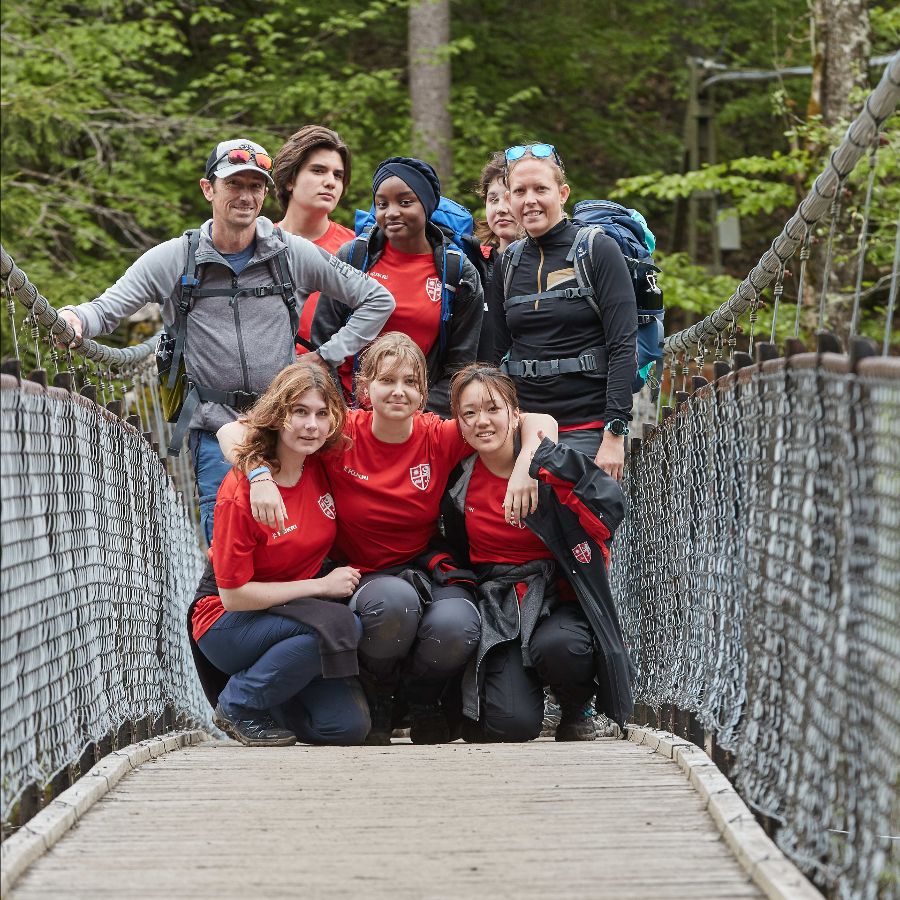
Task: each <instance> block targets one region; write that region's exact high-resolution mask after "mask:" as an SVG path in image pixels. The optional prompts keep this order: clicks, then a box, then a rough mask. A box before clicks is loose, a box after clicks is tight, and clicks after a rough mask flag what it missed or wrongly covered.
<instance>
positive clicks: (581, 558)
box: [572, 541, 591, 563]
mask: <svg viewBox="0 0 900 900" xmlns="http://www.w3.org/2000/svg"><path fill="white" fill-rule="evenodd" d="M572 553H573V554H574V556H575V559H577V560H578V562H580V563H589V562H590V561H591V547H590V544H588V543H587V541H585V542H584V543H581V544H576V545H575V546H574V547H573V548H572Z"/></svg>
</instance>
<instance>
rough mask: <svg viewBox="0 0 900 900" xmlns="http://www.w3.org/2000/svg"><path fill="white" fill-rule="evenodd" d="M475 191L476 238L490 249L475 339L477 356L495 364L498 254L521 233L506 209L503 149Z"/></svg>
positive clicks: (499, 291) (499, 284)
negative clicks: (478, 211) (479, 210)
mask: <svg viewBox="0 0 900 900" xmlns="http://www.w3.org/2000/svg"><path fill="white" fill-rule="evenodd" d="M476 191H477V193H478V196H479V197H480V198H481V202H482V203H484V213H485V219H484V221H482V222H479V223H478V224H477V225H476V226H475V237H477V238H478V240H480V241H481V242H482V244H483V245H484V246H485V247H489V248H490V256H488V257H487V265H486V270H487V271H486V274H485V280H484V285H485V287H484V321H483V322H482V325H481V338H480V340H479V342H478V359H479V360H481V361H482V362H491V363H498V362H499V361H500V358H499V356H498V355H497V352H496V347H495V341H494V330H493V322H494V313H493V310H495V309H497V308H498V307H499V308H500V309H502V308H503V280H502V279H501V278H500V277H499V276H500V266H499V265H498V264H499V262H500V257H501V256H502V255H503V253H504V252H505V250H506V248H507V247H508V246H509V245H510V244H511V243H512V242H513V241H514V240H516V239H517V238H519V237H521V236H522V229H521V228H520V227H519V223H518V222H516V220H515V219H514V218H513V214H512V212H511V210H510V208H509V191H508V190H507V189H506V157H505V156H504V155H503V152H502V151H499V152H497V153H495V154H494V155H493V156H492V157H491V158H490V160H488V162H487V164H486V165H485V167H484V168H483V169H482V170H481V176H480V178H479V179H478V184H477V185H476Z"/></svg>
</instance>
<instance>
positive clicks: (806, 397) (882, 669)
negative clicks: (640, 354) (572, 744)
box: [611, 355, 900, 898]
mask: <svg viewBox="0 0 900 900" xmlns="http://www.w3.org/2000/svg"><path fill="white" fill-rule="evenodd" d="M626 491H627V493H628V495H629V498H630V500H629V507H630V509H629V515H628V517H627V519H626V522H625V524H624V525H623V527H622V528H621V529H620V531H619V533H618V534H617V536H616V542H615V549H614V552H613V557H612V561H611V575H612V580H613V583H614V586H615V592H616V596H617V599H618V601H619V603H620V605H621V608H620V612H621V615H622V620H623V627H624V629H625V633H626V638H627V640H628V643H629V646H630V647H631V649H632V651H633V654H634V657H635V661H636V663H637V666H638V670H639V675H638V680H637V685H636V699H637V700H638V702H642V703H647V704H649V705H653V706H656V707H658V706H660V705H662V704H672V705H674V706H677V707H678V708H680V709H684V710H688V711H691V712H694V713H695V714H696V717H697V719H698V720H699V721H700V723H701V724H702V725H703V726H704V727H705V728H707V729H708V730H710V731H712V732H713V733H714V734H715V735H716V737H717V740H718V741H719V743H720V745H722V746H724V747H725V748H727V749H730V750H732V751H733V752H734V754H735V771H734V775H735V779H736V783H737V786H738V788H739V790H740V792H741V793H742V795H743V797H744V799H745V800H746V801H747V802H748V803H749V804H750V805H751V806H752V807H753V808H755V809H757V810H759V811H761V812H763V813H765V814H766V815H768V816H771V817H773V818H774V819H776V820H778V821H779V822H780V823H781V824H782V827H781V828H780V829H779V830H778V833H777V837H776V840H777V843H778V844H779V846H780V847H781V848H782V849H783V850H784V851H785V852H786V853H787V854H788V855H789V856H790V858H791V859H793V860H794V861H795V862H796V863H797V864H798V865H799V866H800V867H801V868H802V869H803V870H804V871H806V872H807V873H810V874H812V875H814V876H816V877H817V880H819V881H821V882H823V883H824V884H826V885H828V886H830V887H832V888H834V889H835V890H836V893H837V896H840V897H847V898H850V897H853V898H865V897H875V896H878V891H879V878H880V877H881V873H882V872H883V871H884V870H885V868H886V866H887V853H888V851H889V848H890V841H889V840H888V836H889V835H891V834H892V833H893V832H892V830H891V829H892V828H894V829H895V828H896V821H897V808H896V802H897V801H896V787H897V776H898V766H900V615H898V613H900V361H898V360H896V359H879V360H864V361H863V362H862V363H861V364H860V366H859V374H852V373H848V371H847V363H846V358H844V357H834V356H825V357H823V358H822V360H821V364H817V359H816V357H815V356H812V355H808V356H803V357H795V358H793V359H792V360H790V361H788V363H787V364H785V362H784V361H783V360H779V361H776V362H772V363H766V364H764V365H763V367H762V368H761V369H760V368H757V367H753V368H748V369H744V370H742V371H740V372H739V373H737V374H735V375H731V376H728V377H727V378H725V379H721V380H720V381H719V382H716V383H715V384H712V385H709V386H707V387H705V388H702V389H701V390H699V391H697V392H696V393H695V394H694V395H693V396H692V397H691V398H690V399H689V400H688V402H687V403H686V404H683V405H682V407H681V408H680V409H679V411H678V413H677V414H675V415H673V416H670V417H669V418H668V419H667V420H666V421H665V422H664V423H663V425H662V426H661V427H660V428H658V429H657V430H656V431H655V432H654V433H653V434H652V436H651V437H650V438H649V439H648V440H647V441H645V442H643V444H642V446H641V447H640V449H639V450H637V451H636V452H635V454H634V455H633V457H632V462H631V467H630V472H629V474H628V476H627V483H626ZM892 805H893V808H892Z"/></svg>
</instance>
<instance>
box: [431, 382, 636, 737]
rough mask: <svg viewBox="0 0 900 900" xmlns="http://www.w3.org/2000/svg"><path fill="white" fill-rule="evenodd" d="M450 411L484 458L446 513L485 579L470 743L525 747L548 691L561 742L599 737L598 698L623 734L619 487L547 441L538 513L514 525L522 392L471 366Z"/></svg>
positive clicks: (541, 456) (627, 678)
mask: <svg viewBox="0 0 900 900" xmlns="http://www.w3.org/2000/svg"><path fill="white" fill-rule="evenodd" d="M450 390H451V396H450V402H451V405H452V407H453V412H454V415H455V416H456V420H457V422H458V423H459V427H460V431H461V433H462V435H463V437H464V438H465V440H466V441H467V442H468V443H469V444H470V445H471V446H472V448H473V449H474V450H475V451H476V453H477V456H474V457H470V458H469V459H467V460H466V461H465V462H464V463H463V472H462V476H461V477H460V478H459V480H458V481H457V482H456V483H455V484H454V485H453V487H451V489H450V491H449V492H448V495H447V501H446V502H445V505H444V526H445V532H446V533H447V536H448V538H449V539H450V540H451V543H452V544H453V545H454V555H455V558H457V559H458V560H460V561H463V560H465V563H464V564H467V565H470V566H471V567H472V568H473V569H474V571H475V573H476V578H477V581H476V584H477V588H476V595H477V599H478V606H479V610H480V613H481V619H482V630H481V640H480V643H479V647H478V653H477V655H476V656H475V657H474V659H473V661H472V663H470V665H469V667H468V669H467V671H466V676H465V678H464V684H463V712H464V714H465V715H466V716H467V717H468V718H469V719H470V720H475V723H477V724H476V725H474V726H473V725H470V726H469V728H468V730H464V735H465V736H466V737H467V739H470V740H487V741H511V742H515V741H528V740H532V739H533V738H536V737H537V736H538V735H539V734H540V731H541V725H542V722H543V717H544V691H543V688H544V686H549V687H550V688H551V690H552V691H553V692H554V694H555V695H556V698H557V700H558V701H559V703H560V706H561V710H562V716H561V721H560V724H559V727H558V728H557V731H556V739H557V740H558V741H575V740H593V739H594V738H595V737H596V729H595V726H594V721H593V712H592V710H591V708H590V704H589V701H590V700H591V698H592V697H593V696H594V694H595V692H596V694H597V707H598V709H599V710H600V711H601V712H603V713H605V714H606V715H608V716H610V718H612V719H613V720H615V721H616V722H618V723H619V725H620V726H623V727H624V724H625V722H626V721H627V719H628V716H629V715H630V714H631V712H632V709H633V702H632V695H631V680H632V677H633V669H632V664H631V661H630V658H629V656H628V652H627V650H626V649H625V646H624V643H623V639H622V633H621V629H620V627H619V622H618V618H617V615H616V610H615V607H614V605H613V602H612V596H611V594H610V590H609V584H608V582H607V578H606V562H607V559H608V546H609V541H610V540H611V537H612V532H613V530H614V529H615V527H616V526H617V525H618V523H619V522H620V521H621V519H622V517H623V515H624V498H623V496H622V492H621V490H620V489H619V487H618V485H617V484H616V483H615V481H614V480H613V479H611V478H610V477H608V476H607V475H606V474H605V473H604V472H603V471H602V470H600V469H599V468H597V467H596V466H595V465H594V464H593V463H592V462H591V461H590V459H589V458H588V457H586V456H585V455H584V454H582V453H579V452H578V451H575V450H572V449H570V448H568V447H566V446H565V445H563V444H554V443H553V442H552V441H550V440H544V441H543V442H542V443H541V445H540V446H539V447H538V449H537V451H536V452H535V454H534V456H533V459H532V460H531V466H530V468H531V472H532V473H533V474H534V475H536V476H537V479H538V483H539V488H538V490H539V496H540V499H539V505H538V508H537V510H536V511H535V512H533V513H531V514H530V515H528V516H527V517H526V518H525V519H524V520H523V522H519V523H515V522H510V521H509V519H508V518H505V517H504V516H503V515H502V513H501V512H500V510H499V508H498V504H497V498H498V497H499V496H500V493H501V492H502V489H503V485H504V483H505V480H506V479H507V478H508V477H509V473H510V472H511V471H512V470H513V468H514V466H516V465H517V463H518V461H519V460H521V459H522V456H523V453H522V452H518V453H517V446H516V427H517V424H518V421H519V419H520V416H521V414H520V412H519V406H518V399H517V397H516V391H515V387H514V385H513V383H512V381H511V379H509V378H508V377H507V376H505V375H503V374H502V373H501V372H500V371H499V370H498V369H495V368H491V367H484V366H470V367H468V368H466V369H463V371H462V372H459V373H458V374H457V375H455V376H454V378H453V383H452V385H451V389H450Z"/></svg>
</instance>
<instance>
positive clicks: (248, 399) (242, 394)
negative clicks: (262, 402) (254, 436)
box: [229, 391, 257, 411]
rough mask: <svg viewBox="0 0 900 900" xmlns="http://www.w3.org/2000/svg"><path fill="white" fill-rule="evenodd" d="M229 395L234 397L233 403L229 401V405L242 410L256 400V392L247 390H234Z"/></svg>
mask: <svg viewBox="0 0 900 900" xmlns="http://www.w3.org/2000/svg"><path fill="white" fill-rule="evenodd" d="M231 396H232V398H233V399H234V403H230V404H229V406H233V407H234V408H235V409H240V410H242V411H243V410H245V409H249V408H250V407H251V406H253V404H254V403H256V401H257V396H256V394H251V393H248V392H247V391H234V393H232V395H231Z"/></svg>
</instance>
